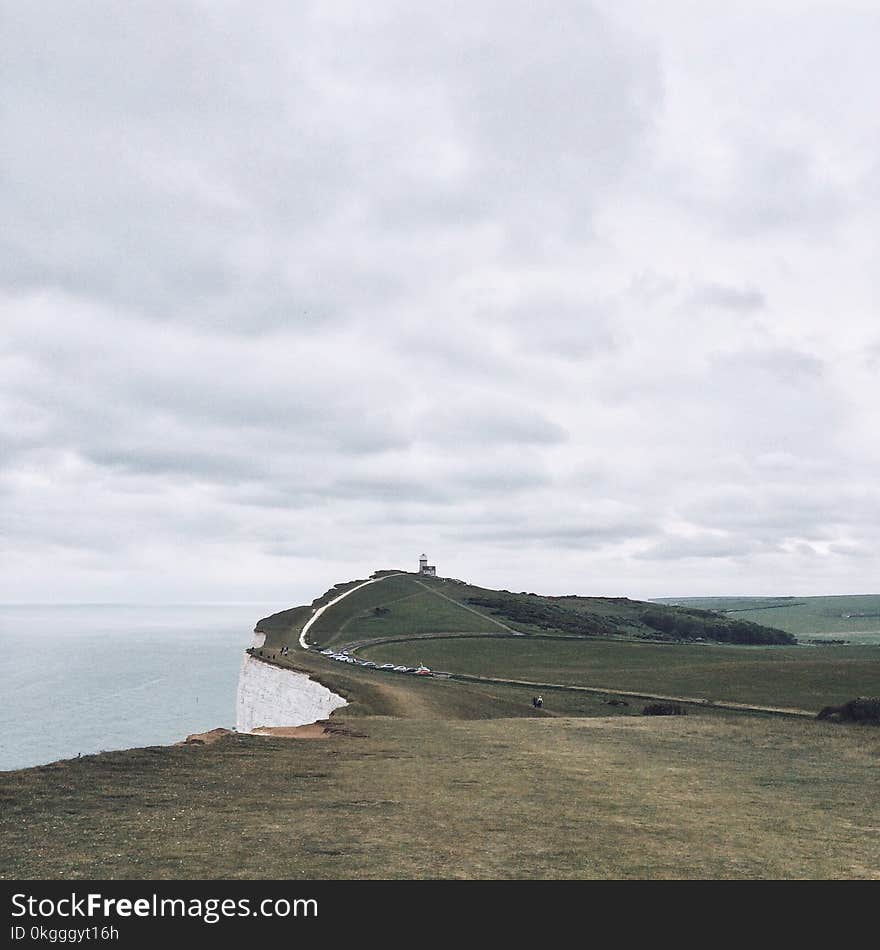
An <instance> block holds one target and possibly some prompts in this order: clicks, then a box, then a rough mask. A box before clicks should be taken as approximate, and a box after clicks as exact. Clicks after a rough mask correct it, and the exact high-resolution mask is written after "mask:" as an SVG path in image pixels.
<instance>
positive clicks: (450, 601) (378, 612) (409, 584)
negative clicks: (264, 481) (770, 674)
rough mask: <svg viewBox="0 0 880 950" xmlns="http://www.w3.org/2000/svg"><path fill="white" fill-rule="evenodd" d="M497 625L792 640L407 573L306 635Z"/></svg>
mask: <svg viewBox="0 0 880 950" xmlns="http://www.w3.org/2000/svg"><path fill="white" fill-rule="evenodd" d="M385 573H389V572H385ZM352 583H353V584H354V583H357V582H352ZM361 583H362V582H361ZM344 589H345V585H339V586H338V587H337V588H334V589H333V591H328V592H327V593H326V594H324V595H323V596H322V597H321V598H319V599H318V600H317V601H315V603H314V604H313V605H312V606H313V607H320V606H323V605H324V604H326V603H327V602H329V601H330V600H332V599H333V598H334V597H335V596H337V595H338V593H339V592H341V591H342V590H344ZM285 613H286V614H289V612H285ZM273 619H274V618H267V620H266V621H261V625H262V626H261V629H263V627H265V629H267V630H268V629H269V627H271V626H272V624H273ZM306 619H307V616H306V615H304V614H296V615H295V616H294V615H290V617H289V620H290V624H289V626H290V628H291V630H293V629H296V632H297V634H298V631H299V629H301V627H302V624H303V623H305V622H306ZM300 620H301V623H299V621H300ZM297 623H299V626H298V627H297V626H296V624H297ZM499 631H501V632H508V633H510V632H514V631H515V632H519V633H524V634H526V635H534V634H544V635H548V634H549V635H558V636H582V637H584V636H590V637H626V638H630V639H631V638H635V639H650V640H675V641H678V640H716V641H719V642H725V643H750V644H755V643H760V644H770V643H777V644H782V643H793V642H794V638H793V637H792V636H791V635H790V634H787V633H785V632H784V631H781V630H777V629H774V628H772V627H768V626H765V625H762V624H756V623H753V622H751V621H749V620H742V619H740V618H738V617H735V618H729V617H724V616H720V615H719V614H717V613H714V612H711V611H706V610H702V609H699V608H693V607H674V606H665V605H660V604H655V603H648V602H646V601H637V600H629V599H627V598H609V597H579V596H574V595H572V596H567V597H548V596H539V595H537V594H534V593H526V592H522V593H513V592H511V591H506V590H501V591H498V590H489V589H487V588H482V587H476V586H473V585H470V584H464V583H462V582H460V581H453V580H448V579H443V578H433V577H420V576H418V575H415V574H405V573H401V574H399V575H397V576H388V577H387V578H386V579H384V580H382V581H381V582H380V583H376V584H370V585H368V586H366V587H363V588H362V589H361V590H358V591H355V592H354V593H352V594H350V595H349V596H348V597H346V598H345V599H344V600H342V601H341V602H340V603H338V604H335V605H333V606H332V607H330V608H329V609H328V610H326V612H325V613H323V614H322V615H321V616H320V617H319V619H318V620H317V621H316V622H315V623H314V624H313V625H312V627H311V628H310V629H309V640H310V642H312V643H315V644H317V645H319V646H335V645H339V644H343V643H350V642H352V641H356V640H358V639H361V638H365V639H375V638H378V637H386V636H399V635H404V634H405V635H412V634H429V633H492V632H495V633H497V632H499Z"/></svg>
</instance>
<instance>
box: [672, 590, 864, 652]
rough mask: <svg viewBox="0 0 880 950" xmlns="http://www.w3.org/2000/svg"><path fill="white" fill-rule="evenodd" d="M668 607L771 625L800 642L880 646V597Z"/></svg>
mask: <svg viewBox="0 0 880 950" xmlns="http://www.w3.org/2000/svg"><path fill="white" fill-rule="evenodd" d="M661 602H662V603H663V604H667V605H673V604H674V605H681V606H684V607H693V608H697V609H703V610H712V611H716V612H718V613H720V614H723V615H724V616H726V617H729V618H730V617H738V618H742V619H748V620H754V621H755V622H756V623H761V624H770V625H772V626H774V627H778V628H779V629H780V630H786V631H787V632H788V633H792V634H794V635H796V636H797V637H798V638H799V639H802V640H808V639H811V638H816V639H820V640H821V639H828V638H833V639H845V640H848V641H850V642H852V643H854V644H855V643H861V644H880V594H852V595H837V596H830V597H681V598H663V599H662V601H661Z"/></svg>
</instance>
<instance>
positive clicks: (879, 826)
mask: <svg viewBox="0 0 880 950" xmlns="http://www.w3.org/2000/svg"><path fill="white" fill-rule="evenodd" d="M358 583H359V582H357V581H352V582H349V583H348V584H346V585H338V586H337V587H335V588H333V589H332V590H330V591H327V592H326V593H325V594H323V595H322V596H321V597H319V598H317V599H316V600H315V601H314V602H313V604H312V605H308V606H302V607H296V608H292V609H291V610H288V611H283V612H282V613H279V614H276V615H274V616H273V617H269V618H265V619H264V620H261V621H260V622H259V623H258V625H257V629H258V630H260V631H261V632H263V633H265V634H266V643H265V646H264V648H263V649H262V652H263V654H264V658H269V657H274V659H273V660H272V662H275V663H276V664H278V665H281V666H289V667H291V668H295V669H298V670H302V671H304V672H307V673H309V674H310V675H312V676H313V677H314V678H316V679H318V680H320V682H322V683H323V684H324V685H326V686H327V687H329V688H330V689H331V690H333V691H334V692H336V693H338V694H339V695H341V696H343V697H345V698H346V699H347V700H348V702H349V705H348V706H346V707H344V708H343V709H341V710H339V711H338V712H337V713H336V714H334V716H333V719H332V722H333V724H334V728H335V729H341V730H342V731H343V732H344V733H346V734H343V735H333V736H330V737H328V738H325V739H319V740H315V739H311V740H306V739H298V740H297V739H286V740H284V739H277V738H265V737H256V736H239V735H230V736H228V737H226V738H224V739H221V740H220V741H218V742H216V743H214V744H211V745H204V746H203V745H186V746H178V747H167V748H153V749H133V750H128V751H125V752H113V753H104V754H101V755H98V756H89V757H84V758H82V759H77V760H71V761H67V762H60V763H54V764H52V765H49V766H42V767H38V768H33V769H25V770H20V771H17V772H7V773H0V805H2V809H0V877H4V878H137V879H146V878H205V879H216V878H251V879H252V878H267V879H274V878H300V879H311V878H331V879H335V878H370V877H373V878H375V877H380V878H384V877H398V878H433V877H442V878H468V879H471V878H530V879H531V878H698V879H706V878H880V805H878V798H877V795H876V790H877V779H878V771H877V770H878V765H877V763H878V761H880V759H878V753H880V729H877V728H873V727H870V726H857V727H848V726H844V725H840V724H832V723H827V722H818V721H816V720H814V719H812V718H803V719H794V718H780V717H775V716H771V715H769V714H754V713H752V712H749V713H744V712H742V711H731V710H725V709H724V708H716V707H712V706H704V705H697V706H690V707H688V715H687V716H677V717H662V718H658V717H645V716H643V715H641V712H642V707H643V705H644V701H642V700H638V699H636V698H634V697H631V698H630V699H629V700H628V705H620V706H611V705H609V700H610V699H611V698H612V697H613V691H614V690H621V691H623V690H627V691H633V692H643V693H651V694H662V695H682V696H691V697H694V698H699V697H703V698H706V699H712V700H716V701H724V700H728V701H733V702H739V703H752V704H756V705H761V706H774V707H778V706H790V707H797V708H802V709H807V710H816V711H818V710H819V709H820V708H822V707H823V706H825V705H837V704H840V703H843V702H844V701H846V700H848V699H851V698H853V697H854V696H856V695H859V694H876V693H877V692H878V691H880V690H878V684H880V646H877V647H870V646H864V647H855V646H847V647H838V646H822V647H811V646H795V647H791V646H765V647H745V646H732V645H725V646H722V645H718V644H710V643H693V642H691V643H680V642H667V643H658V642H649V641H648V640H646V639H645V637H646V636H653V635H654V631H652V630H651V628H650V627H647V626H645V624H643V623H642V622H641V620H640V619H639V618H640V617H641V616H642V614H643V612H644V610H645V609H646V606H649V605H645V604H639V602H636V601H627V600H625V599H605V598H539V597H536V596H534V595H531V594H528V593H520V594H511V593H510V592H506V591H485V590H482V589H480V588H475V587H469V586H467V585H462V584H458V583H453V582H449V581H443V580H442V579H436V580H431V579H425V580H424V581H423V582H422V579H417V578H414V577H413V576H412V575H405V576H402V577H389V578H388V579H385V580H382V581H380V582H379V583H376V584H371V585H369V586H367V587H365V588H363V589H362V590H358V591H356V592H354V593H352V594H351V595H350V596H349V597H347V598H345V599H344V600H343V601H341V602H340V603H339V604H337V605H334V606H333V607H331V608H328V609H327V610H326V611H325V612H324V613H323V614H322V615H321V616H320V617H319V618H318V620H317V621H316V622H315V623H314V624H313V626H312V627H311V628H310V630H309V634H308V636H309V639H310V640H311V642H312V643H315V644H318V645H321V646H323V645H326V644H333V645H337V646H340V647H341V646H342V645H343V644H352V643H360V644H363V646H361V647H360V655H362V656H369V657H372V658H374V659H376V660H383V661H384V660H386V659H387V660H393V661H394V662H398V663H400V662H405V663H408V664H411V665H414V664H416V663H418V662H422V661H424V662H425V663H427V664H428V665H429V666H431V667H433V668H434V669H447V670H450V671H453V672H456V673H472V674H476V675H482V676H491V677H496V678H507V679H519V680H525V681H531V682H536V681H537V682H548V683H562V684H570V685H574V686H577V685H587V686H602V687H607V688H608V690H609V693H608V694H602V693H600V694H593V693H589V692H576V691H567V690H557V689H554V690H552V691H544V699H545V704H546V705H545V707H544V708H543V709H538V710H536V709H534V708H533V707H532V705H531V697H532V695H533V693H534V690H532V689H530V688H528V687H524V686H519V685H514V684H510V683H507V684H504V683H499V682H476V681H462V680H456V679H433V678H420V677H414V676H405V675H400V674H389V673H379V672H376V671H371V670H366V669H363V668H360V667H356V666H350V665H345V664H341V663H336V662H333V661H331V660H329V659H327V658H325V657H324V656H322V655H321V654H320V653H319V652H318V651H317V650H308V651H304V650H302V649H300V648H299V645H298V638H299V634H300V631H301V630H302V628H303V625H304V624H305V623H306V622H307V621H308V619H309V618H310V617H312V616H313V615H314V610H315V609H316V608H318V607H320V606H322V605H324V604H327V603H329V602H330V601H331V600H333V598H334V597H336V596H338V595H339V593H340V592H341V591H344V590H346V589H349V588H352V587H354V586H356V585H357V584H358ZM474 598H476V599H477V600H478V601H480V602H481V604H482V606H475V605H474V602H473V601H474ZM487 603H490V604H494V605H495V606H486V604H487ZM377 608H378V609H377ZM779 609H780V612H781V611H782V610H783V609H785V610H797V609H798V608H796V607H794V606H793V605H786V607H785V608H779ZM822 609H831V608H830V607H827V606H826V608H822ZM762 611H763V612H772V610H770V611H768V610H767V608H766V606H763V608H762ZM684 616H692V615H684ZM524 618H525V619H524ZM532 620H534V621H535V622H534V623H533V622H531V621H532ZM556 620H558V622H559V625H560V626H559V627H558V628H554V627H553V623H554V622H555V621H556ZM581 623H582V626H581ZM510 628H513V629H514V630H519V631H521V632H522V634H524V635H513V633H512V632H511V630H510ZM573 630H574V631H581V630H583V633H580V632H575V633H572V631H573ZM601 630H604V631H610V634H609V635H608V636H601V635H600V634H599V633H598V631H601ZM436 633H441V634H442V633H445V634H447V635H448V634H459V635H460V634H480V636H479V637H478V638H474V637H472V636H468V637H463V636H457V637H454V638H450V637H449V636H447V637H446V638H445V639H432V638H431V639H424V638H423V639H415V640H406V639H402V640H398V641H396V642H384V643H373V644H372V645H370V644H369V641H374V640H381V639H382V638H389V637H398V638H405V637H412V636H419V635H425V634H436ZM487 635H491V636H487ZM572 637H574V639H572ZM285 645H287V646H289V647H290V652H289V653H287V652H285V653H283V654H282V652H281V650H280V647H282V646H285ZM258 652H260V651H258Z"/></svg>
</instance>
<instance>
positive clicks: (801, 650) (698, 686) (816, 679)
mask: <svg viewBox="0 0 880 950" xmlns="http://www.w3.org/2000/svg"><path fill="white" fill-rule="evenodd" d="M360 655H361V656H364V657H367V658H369V659H372V660H376V661H382V662H387V661H390V660H395V661H397V662H399V663H407V664H415V663H419V662H423V663H425V664H427V665H428V666H430V667H431V668H433V669H441V670H448V671H451V672H455V673H475V674H481V675H486V676H497V677H503V678H509V679H521V680H530V681H537V682H547V683H565V684H569V685H597V686H605V687H608V688H609V689H612V688H618V689H624V690H634V691H640V692H649V693H660V694H669V695H680V696H693V697H699V698H706V699H714V700H730V701H733V702H741V703H755V704H758V705H767V706H790V707H796V708H800V709H810V710H816V711H817V712H818V710H820V709H821V708H822V707H823V706H830V705H839V704H840V703H843V702H845V701H846V700H848V699H852V698H853V697H855V696H860V695H876V694H877V692H878V691H880V647H842V646H828V647H808V646H799V647H741V646H718V645H714V644H702V645H695V644H655V643H627V642H621V641H613V640H606V641H602V640H580V641H571V640H565V641H560V640H532V639H526V638H522V639H505V640H428V641H424V640H423V641H418V642H409V643H393V644H384V645H381V646H374V647H367V648H365V649H363V650H361V651H360ZM553 701H554V702H555V701H556V700H555V698H554V700H553Z"/></svg>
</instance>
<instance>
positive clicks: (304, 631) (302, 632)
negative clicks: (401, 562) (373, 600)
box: [299, 571, 403, 650]
mask: <svg viewBox="0 0 880 950" xmlns="http://www.w3.org/2000/svg"><path fill="white" fill-rule="evenodd" d="M401 574H403V571H398V573H397V574H384V575H383V576H382V577H374V578H372V579H371V580H368V581H364V583H363V584H358V585H357V587H350V588H349V589H348V590H347V591H346V592H345V593H344V594H340V595H339V596H338V597H334V598H333V600H330V601H328V602H327V603H326V604H324V606H323V607H319V608H318V609H317V610H316V611H315V612H314V613H313V614H312V616H311V617H309V619H308V620H307V621H306V623H305V626H304V627H303V628H302V630H300V632H299V645H300V646H301V647H302V648H303V649H304V650H308V648H309V644H308V641H307V640H306V634H307V633H308V632H309V628H310V627H311V626H312V624H313V623H314V622H315V621H316V620H317V619H318V617H320V616H321V614H323V613H324V611H325V610H326V609H327V608H328V607H332V606H333V605H334V604H338V603H339V601H340V600H345V598H346V597H348V595H349V594H353V593H354V592H355V591H356V590H360V589H361V588H362V587H369V586H370V584H378V583H379V582H380V581H386V580H388V578H389V577H400V575H401Z"/></svg>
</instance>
